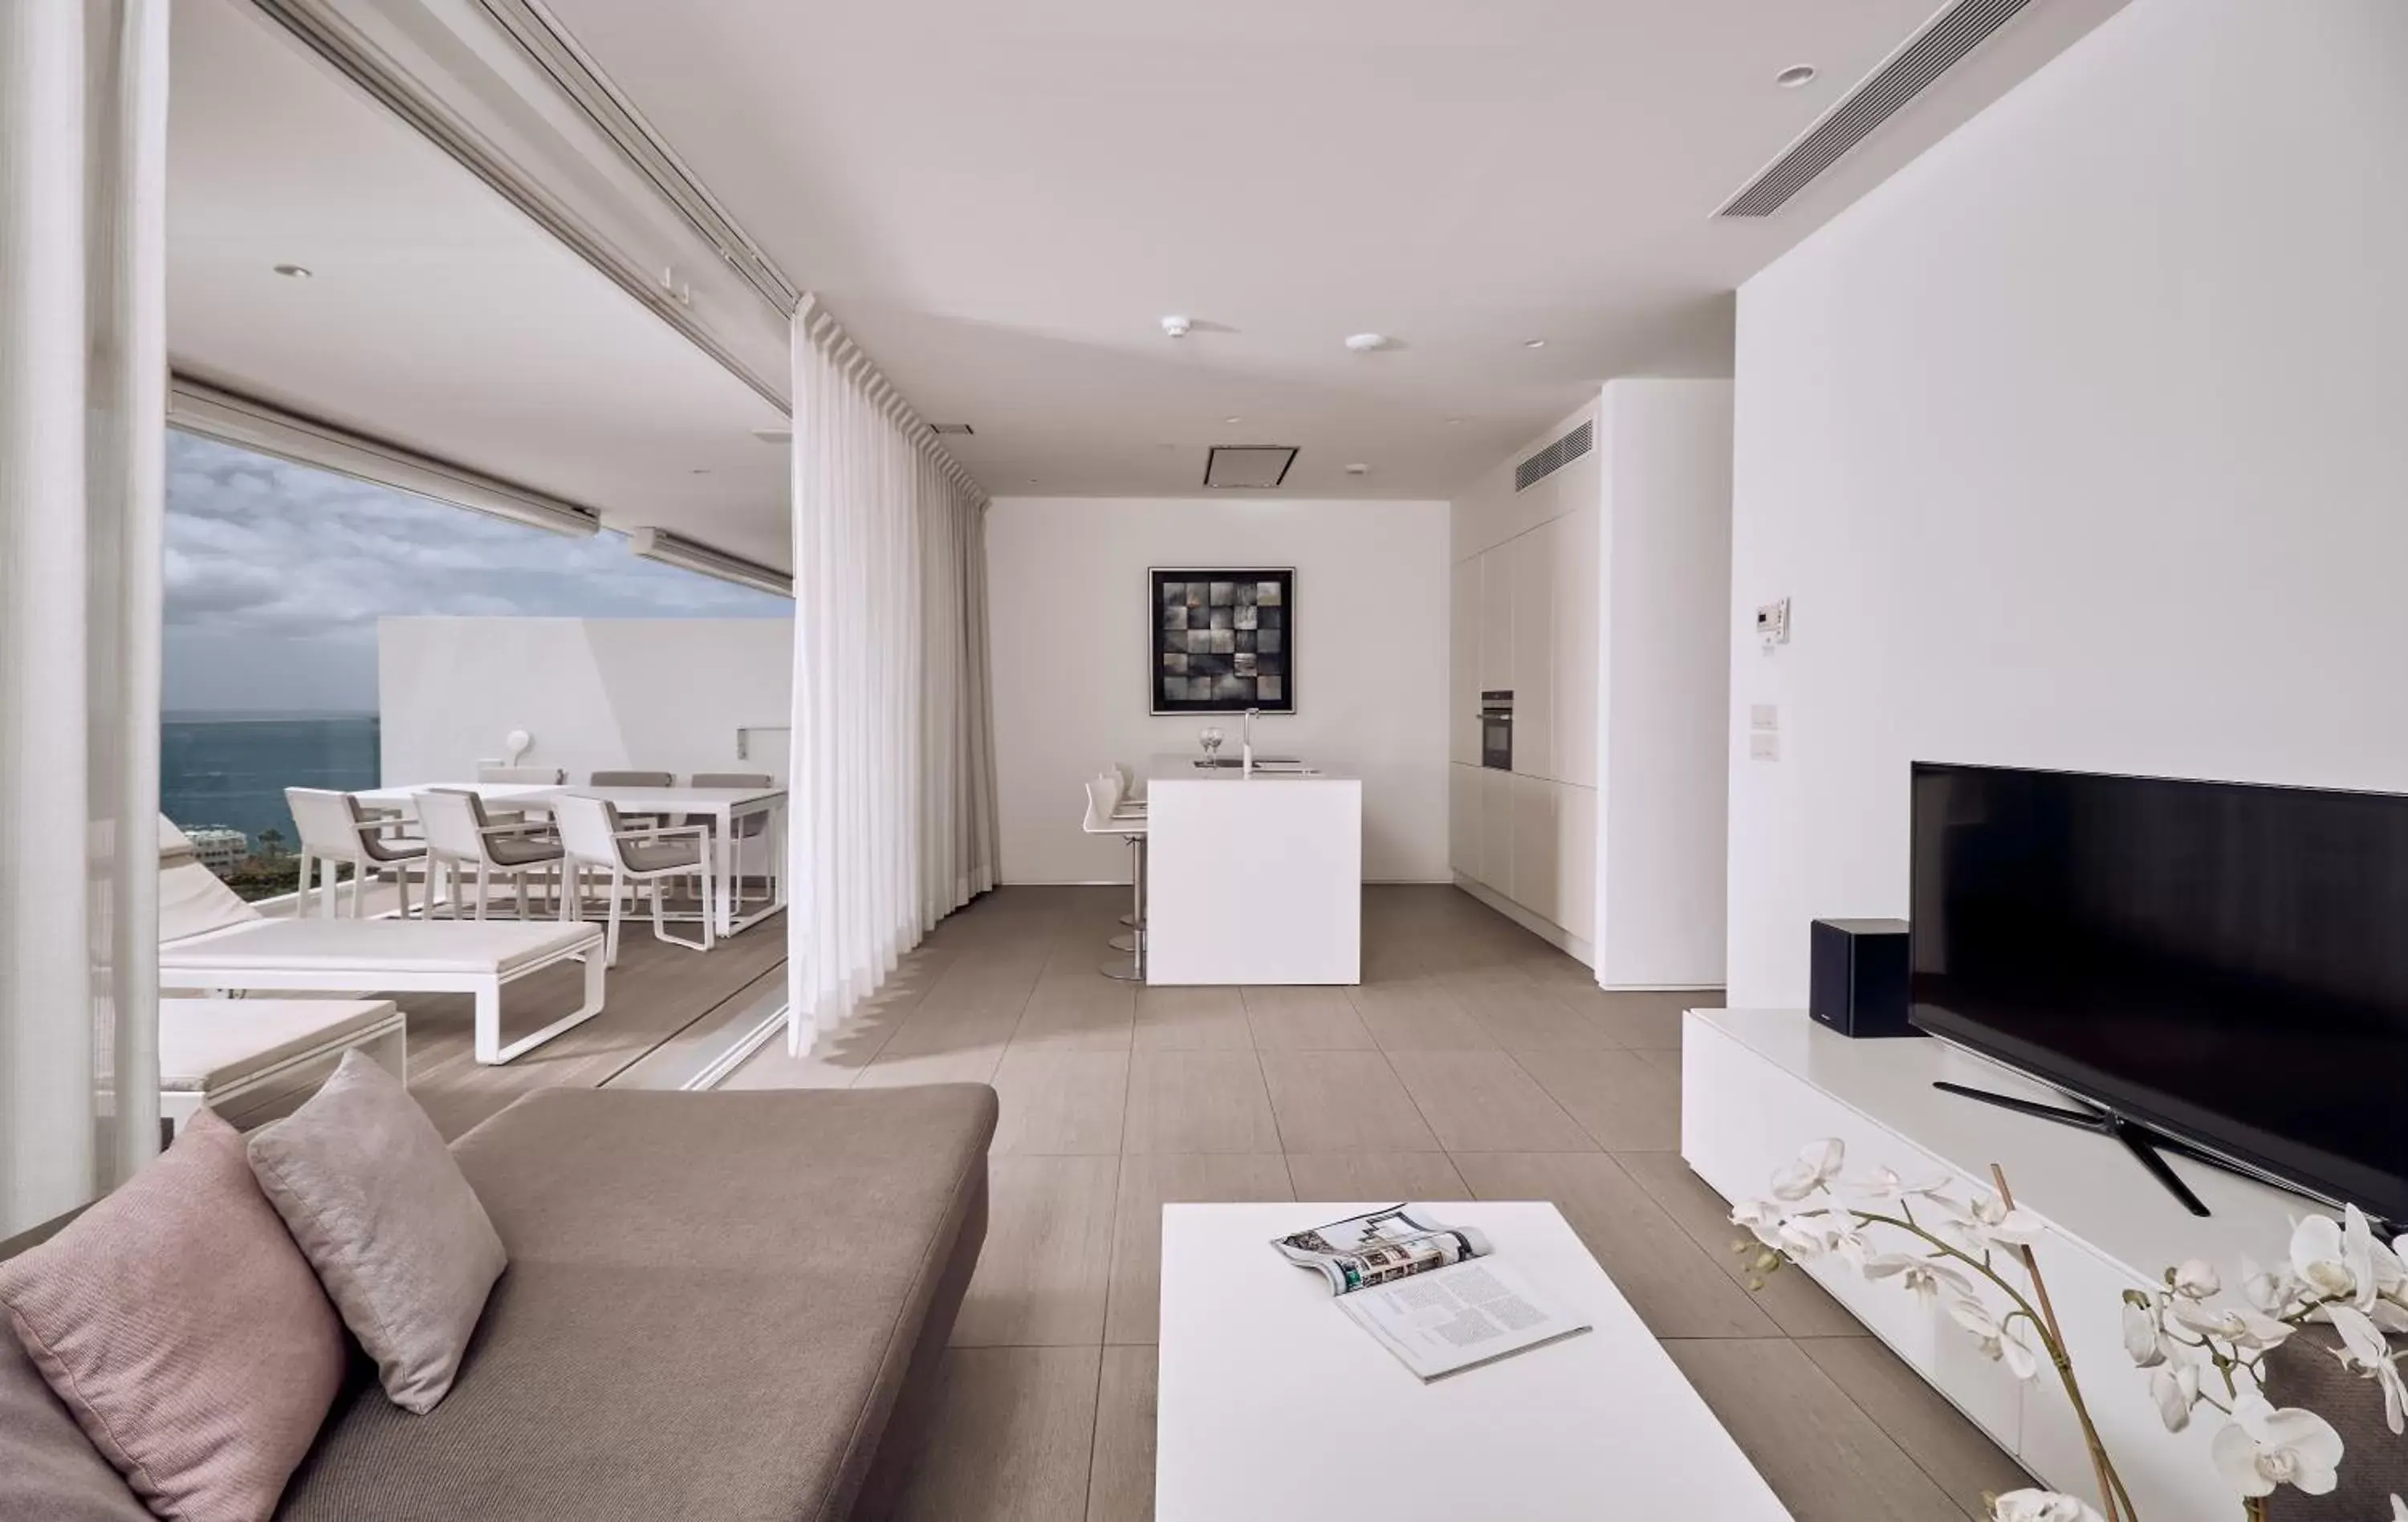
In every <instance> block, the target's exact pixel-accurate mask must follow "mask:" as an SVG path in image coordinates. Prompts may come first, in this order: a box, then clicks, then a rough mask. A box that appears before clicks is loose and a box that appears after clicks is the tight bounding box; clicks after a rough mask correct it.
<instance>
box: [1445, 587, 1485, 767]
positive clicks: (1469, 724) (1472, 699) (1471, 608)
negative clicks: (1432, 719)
mask: <svg viewBox="0 0 2408 1522" xmlns="http://www.w3.org/2000/svg"><path fill="white" fill-rule="evenodd" d="M1454 596H1455V608H1454V611H1453V614H1452V615H1451V620H1450V623H1449V625H1448V630H1447V633H1448V636H1449V639H1448V645H1447V688H1446V690H1447V708H1448V713H1447V723H1446V740H1447V758H1448V759H1449V760H1451V761H1453V762H1454V763H1455V765H1457V766H1465V767H1476V766H1478V765H1479V764H1480V720H1479V717H1478V711H1479V708H1480V606H1481V604H1480V560H1479V557H1478V556H1473V557H1472V558H1471V559H1469V560H1461V561H1457V562H1456V563H1455V594H1454Z"/></svg>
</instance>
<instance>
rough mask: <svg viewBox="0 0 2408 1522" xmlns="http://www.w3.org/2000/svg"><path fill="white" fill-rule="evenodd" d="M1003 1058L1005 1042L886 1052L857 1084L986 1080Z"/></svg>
mask: <svg viewBox="0 0 2408 1522" xmlns="http://www.w3.org/2000/svg"><path fill="white" fill-rule="evenodd" d="M1002 1060H1003V1045H1002V1043H1001V1042H999V1041H998V1042H996V1043H995V1044H992V1045H982V1046H964V1047H958V1048H955V1049H953V1050H952V1051H946V1052H931V1053H929V1054H927V1055H925V1056H889V1055H885V1054H883V1053H881V1054H880V1055H879V1057H878V1060H877V1061H875V1062H872V1063H871V1064H870V1065H869V1066H868V1067H867V1068H864V1069H863V1070H861V1076H860V1077H859V1078H856V1079H854V1080H853V1087H855V1088H895V1087H899V1086H901V1085H904V1084H984V1083H988V1082H990V1081H992V1080H993V1079H994V1077H995V1070H996V1064H997V1063H999V1062H1001V1061H1002Z"/></svg>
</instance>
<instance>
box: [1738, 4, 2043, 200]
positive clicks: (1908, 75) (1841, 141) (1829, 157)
mask: <svg viewBox="0 0 2408 1522" xmlns="http://www.w3.org/2000/svg"><path fill="white" fill-rule="evenodd" d="M2030 3H2031V0H1957V4H1955V5H1953V6H1951V7H1948V8H1947V9H1945V10H1943V11H1942V12H1941V13H1940V14H1939V15H1937V16H1935V17H1933V18H1932V19H1931V22H1930V23H1929V24H1928V25H1927V26H1925V27H1924V29H1923V30H1922V31H1921V32H1920V33H1918V34H1917V35H1916V36H1915V37H1914V40H1912V41H1910V42H1909V43H1907V45H1906V46H1905V47H1903V48H1900V49H1899V50H1898V51H1897V52H1894V53H1892V54H1891V55H1890V56H1889V58H1888V60H1887V61H1886V62H1885V63H1884V64H1883V65H1881V66H1880V67H1879V68H1877V69H1875V70H1873V71H1872V73H1871V74H1869V75H1867V76H1865V78H1864V79H1863V81H1862V82H1860V83H1859V84H1858V85H1857V86H1856V88H1855V89H1854V90H1851V91H1849V92H1848V93H1847V95H1846V97H1845V98H1843V99H1842V100H1841V102H1840V103H1839V104H1838V105H1836V106H1834V107H1832V108H1830V110H1828V111H1827V112H1825V113H1824V115H1823V119H1822V120H1821V121H1820V122H1815V123H1814V125H1813V127H1812V128H1810V129H1809V130H1808V131H1807V133H1806V135H1805V136H1802V137H1800V138H1799V139H1798V140H1797V141H1796V142H1794V143H1792V144H1790V145H1789V147H1788V148H1787V149H1786V150H1785V151H1784V152H1783V153H1782V155H1781V156H1780V157H1779V158H1777V159H1774V160H1773V161H1772V162H1771V163H1770V165H1766V166H1765V169H1764V172H1763V173H1761V174H1759V175H1757V176H1756V178H1755V179H1752V180H1750V181H1748V183H1747V185H1746V186H1745V187H1744V188H1742V190H1741V191H1740V193H1739V194H1737V195H1734V196H1732V197H1731V198H1730V199H1729V200H1728V201H1727V202H1726V203H1724V205H1723V208H1722V209H1721V210H1720V211H1717V212H1716V213H1714V214H1715V215H1716V216H1719V217H1769V216H1770V215H1772V214H1773V213H1774V212H1776V211H1778V210H1780V209H1781V208H1783V207H1785V206H1787V205H1788V204H1789V201H1790V198H1791V197H1792V196H1795V195H1796V194H1798V193H1799V191H1802V190H1804V189H1805V188H1806V187H1807V186H1808V185H1809V184H1811V183H1812V182H1813V179H1815V177H1816V176H1818V175H1820V174H1822V173H1823V171H1824V170H1826V169H1828V168H1829V167H1830V166H1831V165H1835V164H1837V163H1839V162H1840V161H1841V160H1842V159H1843V158H1845V157H1846V156H1847V155H1848V153H1849V151H1851V150H1853V149H1854V148H1855V147H1856V145H1857V144H1858V143H1861V142H1863V141H1864V140H1865V139H1866V138H1867V137H1869V136H1872V133H1873V130H1874V129H1875V128H1877V127H1879V126H1880V125H1881V124H1882V123H1883V122H1886V121H1888V120H1889V119H1890V118H1891V117H1893V116H1895V115H1897V114H1898V113H1899V110H1900V109H1901V108H1904V107H1905V106H1906V104H1907V103H1908V102H1909V101H1912V100H1913V99H1914V97H1915V96H1917V95H1919V94H1921V93H1923V92H1924V91H1925V90H1927V89H1928V88H1930V86H1931V83H1932V81H1933V80H1935V79H1939V78H1940V77H1941V76H1942V75H1943V74H1945V73H1947V72H1948V70H1949V69H1950V68H1951V67H1953V66H1955V65H1956V63H1957V60H1958V59H1961V58H1963V57H1964V56H1965V55H1966V54H1967V53H1970V52H1971V51H1972V50H1974V49H1976V48H1978V47H1980V46H1981V45H1982V44H1983V43H1984V42H1986V41H1987V40H1989V38H1990V37H1991V36H1994V35H1995V34H1996V33H1997V32H1998V30H1999V29H2000V27H2002V26H2004V25H2006V24H2007V23H2008V22H2011V21H2014V19H2015V18H2016V17H2017V16H2018V15H2020V14H2022V13H2023V10H2024V8H2025V7H2027V6H2028V5H2029V4H2030Z"/></svg>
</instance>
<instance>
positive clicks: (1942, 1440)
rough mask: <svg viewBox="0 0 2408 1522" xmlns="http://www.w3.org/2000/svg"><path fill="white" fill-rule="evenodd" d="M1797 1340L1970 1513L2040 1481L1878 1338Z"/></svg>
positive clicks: (1909, 1455) (1802, 1348)
mask: <svg viewBox="0 0 2408 1522" xmlns="http://www.w3.org/2000/svg"><path fill="white" fill-rule="evenodd" d="M1782 1277H1784V1278H1786V1277H1787V1274H1786V1272H1785V1273H1784V1274H1783V1275H1782ZM1798 1346H1799V1350H1800V1351H1802V1352H1803V1353H1804V1354H1805V1355H1806V1357H1809V1358H1812V1359H1813V1360H1814V1364H1815V1366H1816V1367H1817V1368H1819V1369H1821V1370H1822V1371H1823V1372H1824V1373H1826V1374H1828V1375H1829V1376H1830V1379H1831V1383H1832V1384H1834V1385H1837V1386H1839V1387H1840V1388H1841V1389H1842V1390H1844V1391H1846V1392H1847V1395H1848V1399H1849V1400H1854V1401H1855V1402H1856V1405H1857V1406H1858V1407H1859V1408H1860V1409H1861V1410H1862V1411H1863V1412H1864V1413H1865V1414H1866V1415H1868V1416H1871V1418H1872V1419H1873V1421H1874V1422H1875V1423H1876V1424H1877V1425H1879V1426H1880V1428H1881V1429H1882V1430H1883V1431H1884V1432H1885V1433H1887V1434H1888V1435H1889V1437H1890V1440H1891V1441H1892V1442H1894V1443H1897V1444H1898V1445H1899V1447H1900V1448H1902V1449H1904V1450H1905V1452H1906V1456H1907V1457H1909V1458H1912V1459H1914V1462H1915V1464H1916V1466H1917V1467H1918V1468H1920V1469H1921V1470H1922V1471H1923V1472H1924V1473H1926V1474H1928V1475H1929V1476H1930V1477H1931V1480H1932V1482H1933V1483H1934V1484H1936V1485H1938V1486H1940V1488H1942V1490H1945V1491H1947V1492H1948V1495H1949V1498H1950V1499H1951V1500H1955V1501H1956V1502H1957V1505H1958V1506H1960V1507H1962V1508H1964V1510H1965V1512H1966V1513H1967V1515H1971V1516H1980V1515H1983V1508H1984V1506H1985V1502H1984V1501H1983V1500H1982V1497H1983V1495H1984V1493H1985V1492H1987V1493H1988V1494H1991V1495H2003V1494H2005V1493H2006V1492H2007V1491H2010V1490H2020V1489H2022V1488H2024V1487H2025V1486H2031V1485H2036V1484H2038V1482H2037V1481H2035V1480H2033V1479H2032V1478H2031V1476H2030V1475H2028V1474H2027V1473H2025V1472H2024V1469H2023V1466H2022V1465H2020V1464H2018V1463H2016V1462H2015V1461H2014V1459H2013V1458H2010V1457H2007V1455H2006V1453H2005V1452H2004V1451H2003V1450H2002V1449H2000V1447H1999V1445H1998V1444H1997V1443H1993V1442H1991V1441H1990V1439H1989V1437H1988V1435H1987V1434H1986V1433H1985V1432H1984V1431H1983V1430H1982V1429H1980V1428H1978V1427H1975V1426H1974V1425H1973V1424H1972V1423H1971V1422H1970V1421H1968V1420H1966V1419H1965V1414H1964V1413H1962V1412H1960V1411H1958V1410H1957V1408H1956V1407H1955V1406H1952V1405H1950V1404H1949V1403H1948V1401H1947V1400H1945V1399H1944V1398H1943V1397H1942V1395H1941V1394H1940V1392H1938V1391H1937V1390H1934V1389H1933V1388H1932V1387H1931V1386H1928V1385H1927V1384H1925V1383H1924V1382H1923V1380H1922V1378H1921V1377H1920V1376H1919V1375H1917V1374H1916V1373H1915V1371H1914V1370H1912V1369H1910V1368H1908V1367H1907V1366H1906V1364H1905V1363H1904V1362H1903V1361H1901V1360H1900V1359H1899V1356H1898V1355H1897V1354H1895V1353H1892V1352H1891V1351H1890V1350H1889V1349H1888V1348H1886V1347H1884V1346H1883V1345H1882V1344H1881V1343H1880V1342H1879V1341H1877V1340H1876V1339H1873V1338H1871V1337H1813V1338H1800V1339H1799V1343H1798ZM2043 1377H2045V1376H2043ZM2054 1394H2055V1392H2051V1395H2052V1398H2053V1397H2054ZM2094 1499H2095V1498H2094Z"/></svg>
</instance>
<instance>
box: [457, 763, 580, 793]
mask: <svg viewBox="0 0 2408 1522" xmlns="http://www.w3.org/2000/svg"><path fill="white" fill-rule="evenodd" d="M477 781H479V782H480V783H520V784H522V785H524V786H530V787H558V786H559V785H560V784H561V783H565V782H566V781H568V773H566V771H563V770H561V769H560V768H558V767H511V766H504V765H503V764H502V763H501V762H498V761H480V762H478V763H477Z"/></svg>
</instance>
